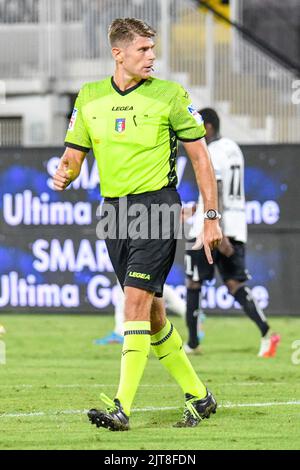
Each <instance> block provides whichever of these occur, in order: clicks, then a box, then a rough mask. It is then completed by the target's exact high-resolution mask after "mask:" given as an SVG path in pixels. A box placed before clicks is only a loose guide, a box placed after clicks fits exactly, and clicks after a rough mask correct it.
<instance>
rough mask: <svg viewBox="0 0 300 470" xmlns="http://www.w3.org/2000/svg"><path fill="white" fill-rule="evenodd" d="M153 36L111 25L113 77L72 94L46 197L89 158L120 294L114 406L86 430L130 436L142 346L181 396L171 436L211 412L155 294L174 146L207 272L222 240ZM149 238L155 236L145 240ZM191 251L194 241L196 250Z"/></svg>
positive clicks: (123, 23)
mask: <svg viewBox="0 0 300 470" xmlns="http://www.w3.org/2000/svg"><path fill="white" fill-rule="evenodd" d="M155 34H156V33H155V31H154V29H153V28H151V27H150V26H149V25H147V24H146V23H145V22H144V21H142V20H138V19H135V18H123V19H115V20H114V21H113V22H112V24H111V25H110V27H109V41H110V44H111V52H112V56H113V58H114V60H115V71H114V75H113V77H109V78H106V79H104V80H101V81H98V82H95V83H87V84H86V85H84V86H83V88H82V89H81V90H80V93H79V95H78V97H77V100H76V103H75V108H74V110H73V113H72V117H71V120H70V124H69V129H68V132H67V135H66V140H65V145H66V150H65V153H64V155H63V156H62V158H61V160H60V164H59V167H58V169H57V171H56V173H55V175H54V178H53V180H54V188H55V189H56V190H58V191H62V190H64V189H65V188H66V187H67V186H68V185H69V184H70V182H71V181H73V180H74V179H75V178H77V177H78V175H79V174H80V170H81V165H82V163H83V161H84V158H85V156H86V154H87V153H88V152H89V150H90V149H91V148H92V149H93V152H94V155H95V158H96V160H97V164H98V169H99V176H100V182H101V193H102V195H103V196H104V198H105V203H104V212H106V213H111V214H112V213H113V214H114V220H112V219H111V220H110V223H111V225H113V228H114V229H115V230H109V238H107V239H106V244H107V248H108V252H109V256H110V258H111V261H112V264H113V267H114V270H115V272H116V275H117V277H118V279H119V282H120V284H121V286H122V288H123V289H124V293H125V324H124V344H123V351H122V358H121V373H120V382H119V388H118V391H117V393H116V395H115V398H114V399H113V400H111V399H109V398H108V397H107V396H106V395H104V394H102V395H101V398H102V401H103V402H104V403H105V404H106V405H107V408H106V409H105V410H99V409H91V410H90V411H89V412H88V417H89V419H90V421H91V422H92V424H95V425H96V426H97V427H104V428H108V429H110V430H114V431H124V430H127V429H129V416H130V409H131V406H132V402H133V400H134V396H135V394H136V391H137V388H138V385H139V382H140V380H141V377H142V374H143V371H144V369H145V366H146V362H147V359H148V355H149V351H150V346H151V347H152V350H153V352H154V354H155V355H156V356H157V357H158V359H159V360H160V362H161V363H162V364H163V365H164V366H165V367H166V369H167V370H168V372H169V373H170V374H171V375H172V377H173V378H174V379H175V380H176V382H177V383H178V384H179V386H180V387H181V388H182V391H183V393H184V395H185V407H184V413H183V417H182V419H181V420H180V421H179V422H178V423H177V424H176V426H178V427H190V426H196V425H197V424H198V423H199V422H200V420H201V419H202V418H208V417H209V415H210V414H211V413H214V412H215V411H216V407H217V404H216V401H215V399H214V397H213V395H212V394H211V393H210V392H209V391H208V390H207V389H206V387H205V385H204V384H203V383H202V382H201V381H200V379H199V378H198V376H197V375H196V373H195V371H194V369H193V367H192V365H191V364H190V362H189V360H188V358H187V356H186V354H185V352H184V350H183V348H182V340H181V338H180V336H179V334H178V332H177V331H176V329H175V328H174V326H173V325H172V324H171V323H170V322H169V320H168V319H167V318H166V313H165V308H164V304H163V301H162V294H163V286H164V283H165V280H166V278H167V275H168V273H169V271H170V269H171V266H172V264H173V261H174V255H175V249H176V240H175V238H176V227H177V226H178V221H179V216H180V207H181V205H180V198H179V195H178V193H177V191H176V184H177V176H176V154H177V140H180V141H182V142H183V144H184V147H185V149H186V151H187V154H188V155H189V158H190V159H191V162H192V165H193V168H194V172H195V175H196V179H197V183H198V186H199V189H200V187H201V193H202V195H203V199H204V208H205V211H206V212H207V218H206V220H205V226H204V237H203V242H204V249H205V253H206V256H207V260H208V262H209V263H212V262H213V260H212V256H211V250H212V249H213V248H214V247H216V246H217V245H218V243H220V241H221V239H222V234H221V230H220V227H219V221H218V219H219V214H218V212H217V189H216V181H215V176H214V171H213V168H212V165H211V162H210V158H209V154H208V151H207V147H206V143H205V139H204V135H205V128H204V124H203V121H202V118H201V116H200V115H199V114H198V113H197V112H196V110H195V108H194V107H193V105H192V103H191V101H190V98H189V95H188V93H187V92H186V91H185V90H184V89H183V88H182V87H181V86H180V85H179V84H177V83H174V82H171V81H166V80H159V79H157V78H153V77H152V76H151V74H152V71H153V64H154V60H155V54H154V45H155V44H154V37H155ZM125 202H126V211H127V213H126V214H125V215H126V217H125V220H127V223H128V226H127V225H126V227H125V228H126V231H125V232H126V236H124V223H123V221H124V211H123V209H122V211H123V214H122V215H121V212H122V211H121V206H122V208H123V207H124V204H125ZM137 206H138V207H140V208H142V209H140V212H141V216H140V219H141V220H142V222H143V225H144V228H145V227H147V228H148V229H149V231H148V232H147V230H146V231H145V230H143V231H142V232H143V233H142V236H140V237H138V236H137V234H136V231H135V232H134V231H133V229H132V227H134V226H135V225H134V218H133V217H132V214H133V213H134V208H136V207H137ZM161 207H164V208H166V207H167V208H169V209H170V210H172V209H173V208H174V207H175V208H177V209H178V210H175V211H174V213H173V215H174V214H175V216H173V218H170V221H169V225H168V227H166V226H165V225H166V223H167V221H165V220H164V217H159V218H158V219H157V218H156V219H155V222H153V217H152V216H153V214H154V215H157V213H158V210H157V208H161ZM153 208H156V209H155V210H153ZM112 209H113V210H112ZM104 212H103V213H102V214H103V217H104V218H105V214H104ZM171 219H172V220H171ZM120 225H122V227H120ZM157 225H158V226H157ZM120 229H121V230H120ZM157 229H158V236H153V230H155V231H157ZM146 232H147V233H146ZM120 233H122V236H120ZM166 233H167V236H166ZM156 235H157V234H156ZM200 242H202V235H200V234H199V237H198V240H197V241H196V245H195V246H197V245H198V244H199V243H200Z"/></svg>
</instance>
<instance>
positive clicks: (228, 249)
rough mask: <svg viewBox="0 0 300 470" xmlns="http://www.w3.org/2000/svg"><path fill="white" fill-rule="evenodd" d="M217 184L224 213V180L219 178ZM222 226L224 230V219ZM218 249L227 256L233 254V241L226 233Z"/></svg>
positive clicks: (221, 208) (220, 209) (220, 208)
mask: <svg viewBox="0 0 300 470" xmlns="http://www.w3.org/2000/svg"><path fill="white" fill-rule="evenodd" d="M217 185H218V201H219V211H220V212H221V214H222V213H223V182H222V180H218V181H217ZM221 228H222V230H223V227H222V220H221ZM218 250H219V252H220V253H222V255H224V256H227V258H229V257H230V256H232V255H233V253H234V247H233V245H232V243H231V242H230V240H229V238H228V237H226V235H224V234H223V238H222V241H221V243H220V244H219V246H218Z"/></svg>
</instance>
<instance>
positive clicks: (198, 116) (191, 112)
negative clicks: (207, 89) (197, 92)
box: [187, 104, 203, 126]
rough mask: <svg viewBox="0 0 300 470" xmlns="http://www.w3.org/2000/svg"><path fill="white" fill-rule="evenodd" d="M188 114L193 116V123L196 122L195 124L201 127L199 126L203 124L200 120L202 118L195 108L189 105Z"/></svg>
mask: <svg viewBox="0 0 300 470" xmlns="http://www.w3.org/2000/svg"><path fill="white" fill-rule="evenodd" d="M187 109H188V112H189V113H190V114H191V115H192V116H193V118H194V119H195V121H196V122H197V124H198V125H199V126H201V124H203V119H202V116H201V115H200V114H199V113H198V111H197V109H196V108H195V106H194V105H193V104H190V105H189V106H188V107H187Z"/></svg>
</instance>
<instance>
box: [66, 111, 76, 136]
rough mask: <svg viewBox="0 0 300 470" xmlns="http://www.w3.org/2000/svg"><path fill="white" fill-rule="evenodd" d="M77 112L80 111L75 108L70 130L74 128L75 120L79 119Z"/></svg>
mask: <svg viewBox="0 0 300 470" xmlns="http://www.w3.org/2000/svg"><path fill="white" fill-rule="evenodd" d="M77 113H78V109H76V108H74V109H73V112H72V116H71V119H70V122H69V128H68V130H69V131H73V130H74V127H75V122H76V119H77Z"/></svg>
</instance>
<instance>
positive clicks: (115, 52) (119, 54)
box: [111, 47, 124, 64]
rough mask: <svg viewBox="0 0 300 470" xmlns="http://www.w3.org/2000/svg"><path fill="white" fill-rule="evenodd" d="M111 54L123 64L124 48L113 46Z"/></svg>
mask: <svg viewBox="0 0 300 470" xmlns="http://www.w3.org/2000/svg"><path fill="white" fill-rule="evenodd" d="M111 54H112V56H113V58H114V59H115V61H116V62H118V63H119V64H121V63H122V62H123V61H124V55H123V50H122V49H121V48H120V47H113V48H112V49H111Z"/></svg>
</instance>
